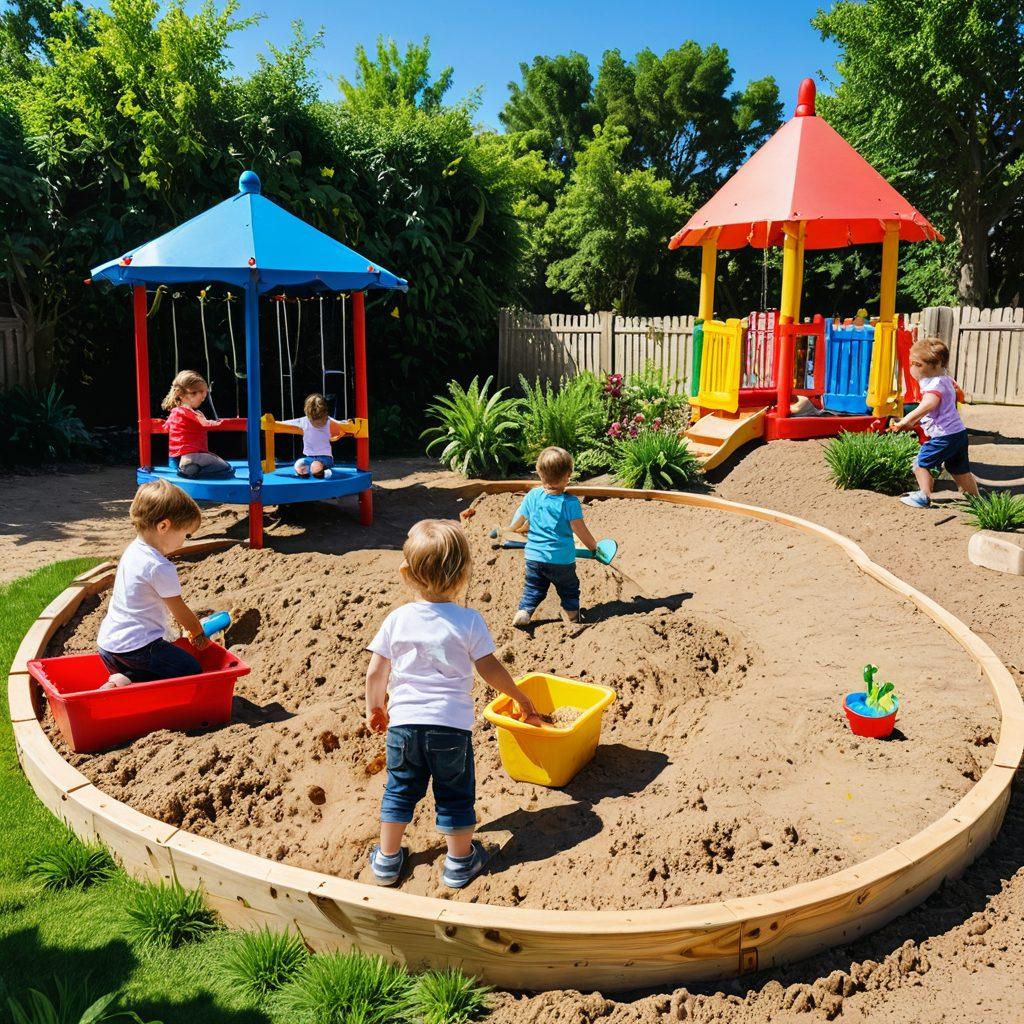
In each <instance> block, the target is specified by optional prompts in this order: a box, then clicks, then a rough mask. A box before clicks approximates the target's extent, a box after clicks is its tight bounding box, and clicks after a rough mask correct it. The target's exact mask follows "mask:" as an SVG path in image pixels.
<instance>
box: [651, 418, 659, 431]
mask: <svg viewBox="0 0 1024 1024" xmlns="http://www.w3.org/2000/svg"><path fill="white" fill-rule="evenodd" d="M651 426H652V427H654V429H655V430H661V417H660V416H655V417H654V420H653V422H652V423H651Z"/></svg>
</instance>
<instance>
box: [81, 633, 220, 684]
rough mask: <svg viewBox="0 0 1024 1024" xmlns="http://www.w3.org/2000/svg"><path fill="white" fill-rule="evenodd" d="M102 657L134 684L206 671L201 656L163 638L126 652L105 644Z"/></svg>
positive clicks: (193, 674) (112, 668)
mask: <svg viewBox="0 0 1024 1024" xmlns="http://www.w3.org/2000/svg"><path fill="white" fill-rule="evenodd" d="M100 657H101V658H102V659H103V664H104V665H106V666H107V669H108V670H109V671H110V672H111V673H113V672H120V673H121V674H122V675H125V676H127V677H128V678H129V679H130V680H131V681H132V682H133V683H152V682H155V681H156V680H157V679H177V678H178V677H179V676H195V675H199V673H200V672H202V670H203V668H202V666H201V665H200V664H199V659H198V658H196V657H195V656H193V655H191V654H189V652H188V651H183V650H182V649H181V648H180V647H176V646H175V645H174V644H172V643H168V642H167V641H166V640H164V639H163V638H161V639H159V640H154V641H153V642H152V643H151V644H146V646H145V647H140V648H139V649H138V650H137V651H125V652H123V653H121V654H114V653H112V652H111V651H105V650H103V648H102V647H101V648H100Z"/></svg>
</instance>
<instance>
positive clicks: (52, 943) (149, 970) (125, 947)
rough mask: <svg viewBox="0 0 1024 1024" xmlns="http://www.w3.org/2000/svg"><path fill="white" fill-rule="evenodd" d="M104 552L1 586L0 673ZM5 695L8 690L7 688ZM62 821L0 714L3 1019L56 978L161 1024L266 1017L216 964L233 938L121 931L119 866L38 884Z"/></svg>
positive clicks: (126, 900)
mask: <svg viewBox="0 0 1024 1024" xmlns="http://www.w3.org/2000/svg"><path fill="white" fill-rule="evenodd" d="M98 561H99V560H98V559H76V560H74V561H68V562H58V563H57V564H55V565H51V566H47V567H46V568H45V569H41V570H39V571H38V572H34V573H32V574H31V575H29V576H26V577H23V578H22V579H20V580H16V581H15V582H13V583H10V584H6V585H3V586H0V668H2V669H3V670H4V672H3V678H4V679H6V672H7V670H8V669H9V668H10V664H11V661H12V659H13V658H14V653H15V651H16V650H17V648H18V645H19V644H20V643H21V638H22V636H24V634H25V631H26V630H27V629H28V627H29V626H30V625H31V624H32V622H33V620H34V619H35V618H36V617H37V616H38V615H39V613H40V612H41V611H42V610H43V608H45V607H46V605H47V604H49V602H50V601H51V600H52V599H53V598H54V597H56V596H57V594H59V593H60V592H61V590H63V589H64V588H65V587H66V586H67V585H68V584H69V583H70V582H71V580H72V579H73V578H74V577H75V576H76V575H78V574H79V573H80V572H83V571H84V570H85V569H88V568H90V567H91V566H93V565H95V564H96V563H97V562H98ZM5 692H6V688H5ZM65 835H66V833H65V829H64V826H63V825H62V824H61V822H60V821H58V820H57V819H56V818H55V817H54V816H53V815H52V814H51V813H50V812H49V811H48V810H47V809H46V808H45V807H43V805H42V804H41V803H39V801H38V800H37V799H36V797H35V795H34V794H33V793H32V790H31V789H30V787H29V785H28V782H27V781H26V780H25V777H24V775H23V774H22V772H21V768H20V767H19V765H18V760H17V757H16V755H15V752H14V739H13V736H12V734H11V726H10V721H9V717H8V715H7V713H6V707H5V708H4V713H3V714H2V715H0V1020H2V1019H4V1016H5V1015H6V1013H7V999H8V998H11V997H14V998H16V999H18V1000H19V1002H21V1003H22V1004H23V1005H27V1000H28V998H29V997H28V990H29V989H33V988H34V989H37V990H40V991H42V992H45V993H52V991H53V978H54V977H60V978H61V979H62V980H63V981H64V983H65V984H66V985H67V986H69V987H70V988H73V989H75V990H81V989H83V988H84V986H85V985H86V983H87V982H88V990H89V992H90V993H93V994H94V995H93V999H95V998H98V997H99V996H100V995H103V994H105V993H109V992H117V993H118V998H117V1000H116V1003H115V1004H114V1006H113V1007H111V1009H129V1010H132V1011H134V1012H136V1013H138V1014H139V1015H140V1016H141V1017H142V1018H143V1019H145V1020H153V1019H156V1020H160V1021H163V1022H164V1024H266V1022H268V1021H269V1020H270V1018H269V1016H268V1015H267V1014H266V1013H264V1012H263V1011H261V1010H260V1009H259V1008H258V1007H257V1006H256V1004H255V1001H254V1000H252V999H251V998H249V997H247V996H245V995H244V994H243V993H241V992H239V991H238V990H237V988H236V986H235V985H234V984H233V983H232V982H231V981H230V980H229V979H228V978H227V977H225V976H224V975H223V974H221V972H220V971H219V970H218V969H217V967H218V965H219V963H220V962H221V960H222V959H223V957H224V953H225V950H226V949H227V947H228V945H229V943H230V939H231V937H230V936H229V935H228V934H227V933H226V932H220V933H217V934H216V935H214V936H213V937H212V938H210V939H207V940H206V941H205V942H201V943H194V944H192V945H188V946H184V947H182V948H181V949H177V950H163V949H153V950H146V951H144V950H142V949H141V948H139V947H137V946H135V945H133V944H132V943H131V942H130V941H129V940H128V938H127V937H126V934H125V925H126V921H127V919H128V908H129V907H130V906H131V905H132V903H133V901H134V899H135V897H136V894H137V893H138V892H139V890H140V888H141V887H140V886H139V885H138V883H136V882H134V881H132V880H131V879H130V878H128V877H127V876H126V875H125V874H124V872H122V871H120V870H118V871H115V872H114V873H113V874H111V875H110V876H109V877H108V878H106V879H104V880H101V881H98V882H96V884H94V885H91V886H90V887H89V888H87V889H80V888H71V889H64V890H61V891H59V892H46V891H43V892H41V891H40V886H39V883H38V882H37V881H35V880H34V879H32V878H30V877H28V876H27V875H26V868H27V864H28V862H29V860H30V859H31V858H33V857H36V856H39V855H41V854H43V853H45V852H46V851H49V850H53V849H54V848H55V847H57V846H59V844H60V843H62V842H64V841H65Z"/></svg>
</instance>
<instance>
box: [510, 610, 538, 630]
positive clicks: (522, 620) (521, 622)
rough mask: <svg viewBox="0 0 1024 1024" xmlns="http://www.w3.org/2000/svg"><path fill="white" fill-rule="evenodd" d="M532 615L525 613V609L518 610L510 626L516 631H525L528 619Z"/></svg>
mask: <svg viewBox="0 0 1024 1024" xmlns="http://www.w3.org/2000/svg"><path fill="white" fill-rule="evenodd" d="M532 615H533V612H530V611H527V610H526V609H525V608H520V609H519V611H517V612H516V614H515V616H514V617H513V619H512V625H513V626H515V627H516V629H526V627H527V626H528V625H529V624H530V618H531V617H532Z"/></svg>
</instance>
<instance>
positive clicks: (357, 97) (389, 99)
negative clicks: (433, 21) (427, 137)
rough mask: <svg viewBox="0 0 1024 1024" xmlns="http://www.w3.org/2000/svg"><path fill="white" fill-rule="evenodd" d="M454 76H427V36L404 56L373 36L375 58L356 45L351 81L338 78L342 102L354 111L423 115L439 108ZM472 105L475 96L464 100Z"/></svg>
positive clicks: (394, 46)
mask: <svg viewBox="0 0 1024 1024" xmlns="http://www.w3.org/2000/svg"><path fill="white" fill-rule="evenodd" d="M454 74H455V72H454V70H453V69H452V68H450V67H446V68H443V69H442V70H441V73H440V74H439V75H438V76H437V79H436V80H433V81H432V80H431V75H430V37H429V36H425V37H424V39H423V42H422V43H409V44H408V45H407V46H406V48H405V54H404V55H403V54H400V53H399V52H398V44H397V43H396V42H395V41H394V39H385V38H384V37H383V36H378V37H377V59H376V60H372V59H371V58H370V57H369V55H368V54H367V52H366V47H364V46H363V45H362V43H360V44H359V45H357V46H356V74H355V81H354V82H350V81H349V80H348V79H347V78H341V79H339V85H340V87H341V93H342V96H343V97H344V99H345V102H346V103H347V104H348V105H349V106H351V107H352V108H353V109H355V110H361V111H367V110H384V109H388V108H392V107H418V108H419V109H421V110H424V111H426V112H427V113H436V112H437V111H439V110H440V109H441V101H442V99H443V98H444V94H445V93H446V92H448V90H449V89H450V88H451V84H452V76H453V75H454ZM464 102H465V103H466V104H467V105H468V106H470V107H474V106H475V105H476V98H475V95H472V94H471V97H470V98H469V99H467V100H466V101H464Z"/></svg>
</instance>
